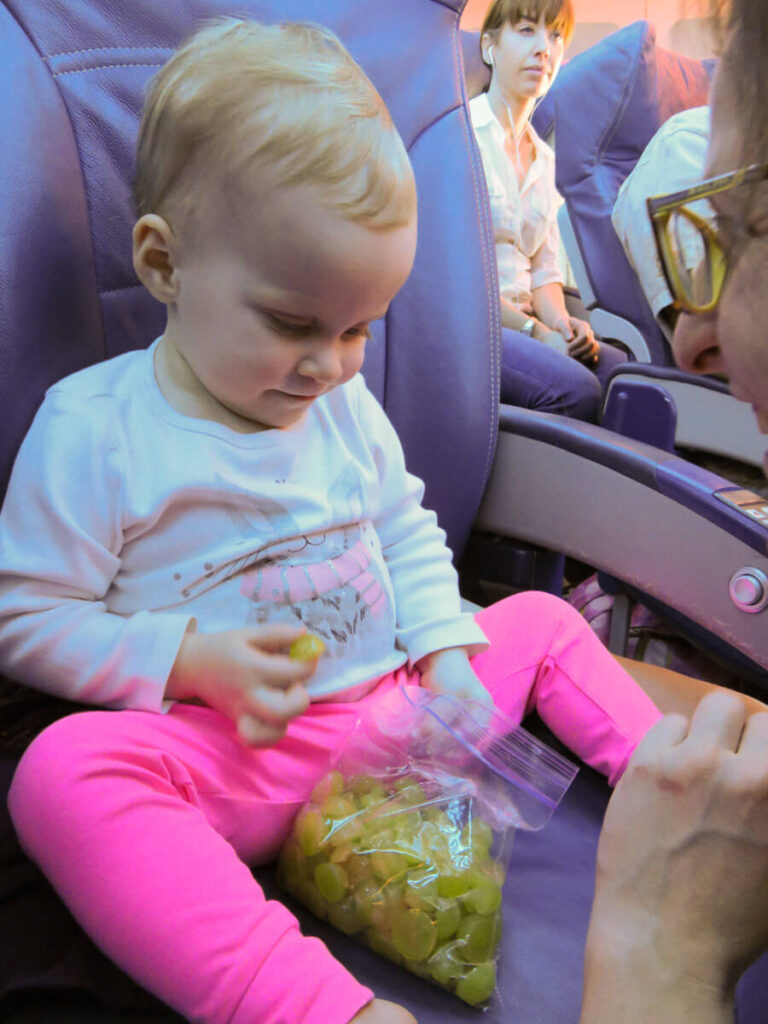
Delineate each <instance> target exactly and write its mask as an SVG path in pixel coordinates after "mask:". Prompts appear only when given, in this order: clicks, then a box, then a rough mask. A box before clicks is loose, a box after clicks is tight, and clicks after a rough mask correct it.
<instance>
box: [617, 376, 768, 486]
mask: <svg viewBox="0 0 768 1024" xmlns="http://www.w3.org/2000/svg"><path fill="white" fill-rule="evenodd" d="M630 379H631V380H633V381H638V382H640V383H642V382H645V381H647V382H649V383H652V384H658V385H661V386H662V387H663V388H664V390H665V391H666V392H667V393H668V394H669V396H670V398H671V399H672V401H673V402H674V405H675V408H676V410H677V427H676V429H675V444H676V445H677V447H679V448H691V449H694V450H697V451H704V452H713V453H714V454H716V455H723V456H725V457H726V458H730V459H736V460H737V461H739V462H746V463H748V464H749V465H751V466H762V464H763V456H764V454H765V449H766V439H765V437H764V436H763V435H762V434H761V433H760V431H759V430H758V429H757V424H756V423H755V417H754V415H753V413H752V410H751V409H750V407H749V405H747V403H746V402H740V401H738V400H737V399H736V398H734V397H733V395H732V394H731V393H730V391H729V390H728V385H727V384H725V383H724V382H723V381H720V380H716V379H715V378H714V377H698V376H695V375H694V374H691V373H686V372H685V371H683V370H678V369H676V368H675V367H671V366H651V365H647V364H640V363H622V365H621V366H618V367H617V368H616V369H615V370H614V371H613V373H612V374H611V376H610V377H609V379H608V384H607V386H606V389H605V395H604V398H603V410H604V411H605V409H606V407H607V406H608V404H609V403H610V401H611V394H612V391H613V389H614V388H615V386H616V385H620V384H621V382H622V381H623V380H624V381H626V380H630Z"/></svg>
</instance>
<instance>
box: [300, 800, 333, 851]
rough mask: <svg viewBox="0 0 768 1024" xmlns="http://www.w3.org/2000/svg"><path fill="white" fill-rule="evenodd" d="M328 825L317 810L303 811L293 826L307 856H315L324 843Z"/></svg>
mask: <svg viewBox="0 0 768 1024" xmlns="http://www.w3.org/2000/svg"><path fill="white" fill-rule="evenodd" d="M327 833H328V827H327V825H326V823H325V822H324V821H323V819H322V818H321V816H320V814H319V813H318V812H317V811H313V810H309V811H302V813H301V814H299V816H298V818H297V819H296V822H295V824H294V826H293V834H294V836H295V837H296V839H297V840H298V843H299V846H300V847H301V849H302V852H303V853H304V855H305V856H306V857H313V856H314V855H315V854H316V853H318V851H319V850H320V847H321V846H322V844H323V841H324V840H325V837H326V835H327Z"/></svg>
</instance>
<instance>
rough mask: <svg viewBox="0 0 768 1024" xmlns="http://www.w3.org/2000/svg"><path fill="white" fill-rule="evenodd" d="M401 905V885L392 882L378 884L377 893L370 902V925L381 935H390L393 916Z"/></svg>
mask: <svg viewBox="0 0 768 1024" xmlns="http://www.w3.org/2000/svg"><path fill="white" fill-rule="evenodd" d="M402 906H403V890H402V887H401V886H399V885H396V884H395V883H394V882H386V883H385V884H384V885H382V886H379V891H378V895H377V897H376V899H375V901H374V902H372V903H371V909H370V919H371V925H372V926H373V927H374V928H376V929H377V930H378V931H380V932H381V933H382V934H383V935H390V934H391V932H392V921H393V919H394V916H395V914H396V913H397V911H398V910H400V909H401V908H402Z"/></svg>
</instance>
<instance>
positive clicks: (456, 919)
mask: <svg viewBox="0 0 768 1024" xmlns="http://www.w3.org/2000/svg"><path fill="white" fill-rule="evenodd" d="M460 923H461V906H460V904H459V903H458V901H457V900H440V902H439V903H438V906H437V911H436V914H435V925H436V926H437V940H438V942H443V941H444V940H445V939H450V937H451V936H452V935H455V934H456V929H457V928H458V927H459V924H460Z"/></svg>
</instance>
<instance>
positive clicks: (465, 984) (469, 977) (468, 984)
mask: <svg viewBox="0 0 768 1024" xmlns="http://www.w3.org/2000/svg"><path fill="white" fill-rule="evenodd" d="M495 985H496V965H495V964H494V963H493V961H489V962H488V963H483V964H478V965H477V966H476V967H473V968H472V970H471V971H470V972H469V973H468V974H466V975H465V976H464V977H463V978H460V979H459V980H458V981H457V983H456V995H457V996H458V997H459V999H463V1000H464V1002H465V1003H469V1005H470V1006H477V1005H478V1003H484V1002H485V1001H486V1000H487V999H490V998H491V996H492V995H493V990H494V987H495Z"/></svg>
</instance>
